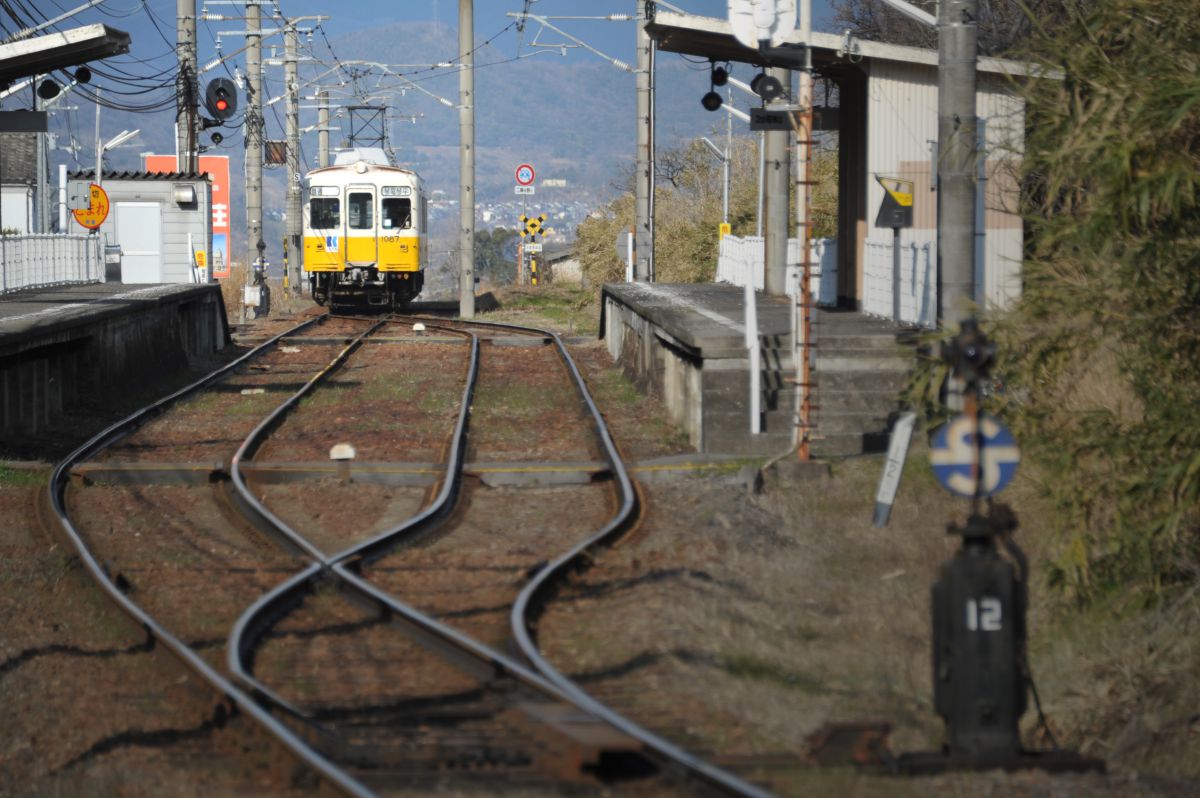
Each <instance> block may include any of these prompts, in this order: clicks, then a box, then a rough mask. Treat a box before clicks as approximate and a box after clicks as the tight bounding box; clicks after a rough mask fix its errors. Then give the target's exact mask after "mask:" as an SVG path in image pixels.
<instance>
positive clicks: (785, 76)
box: [763, 67, 792, 296]
mask: <svg viewBox="0 0 1200 798" xmlns="http://www.w3.org/2000/svg"><path fill="white" fill-rule="evenodd" d="M767 74H768V75H770V76H772V77H775V78H776V79H778V80H779V82H780V83H782V84H783V85H784V86H786V87H790V86H791V72H790V71H789V70H786V69H783V68H780V67H772V68H770V69H768V70H767ZM790 137H791V133H789V132H788V131H786V130H771V131H767V134H766V141H767V143H766V177H765V181H764V182H765V183H766V203H765V204H766V217H767V224H766V227H767V240H766V245H765V246H766V275H765V278H766V279H765V281H764V283H763V284H764V286H765V287H766V292H767V293H768V294H773V295H775V296H784V295H786V294H787V245H788V229H789V227H790V226H791V214H790V213H789V212H788V184H789V183H791V178H792V172H791V158H790V157H789V154H788V140H789V138H790Z"/></svg>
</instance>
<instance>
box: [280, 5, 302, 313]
mask: <svg viewBox="0 0 1200 798" xmlns="http://www.w3.org/2000/svg"><path fill="white" fill-rule="evenodd" d="M283 35H284V84H285V86H286V90H287V106H286V108H285V110H284V116H285V118H286V123H287V131H286V134H287V239H288V255H289V257H288V265H287V269H288V271H289V272H291V274H290V275H289V285H290V287H291V292H292V295H293V296H294V295H297V294H299V293H300V290H301V289H300V274H301V272H300V261H301V259H302V253H303V246H302V245H301V242H300V215H301V213H302V212H303V211H302V210H301V207H300V76H299V70H298V67H297V57H298V53H297V50H298V49H299V46H300V41H299V38H300V34H299V32H298V31H297V30H296V23H295V22H293V21H289V22H288V23H287V28H286V30H285V31H284V34H283Z"/></svg>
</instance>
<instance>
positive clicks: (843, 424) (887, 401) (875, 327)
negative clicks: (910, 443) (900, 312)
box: [812, 314, 913, 457]
mask: <svg viewBox="0 0 1200 798" xmlns="http://www.w3.org/2000/svg"><path fill="white" fill-rule="evenodd" d="M823 315H824V316H825V317H829V316H831V315H833V314H823ZM856 327H857V328H856ZM816 337H817V353H816V357H815V363H816V384H817V386H816V388H815V389H814V392H813V393H814V395H813V404H815V405H816V406H817V409H816V410H815V411H814V413H813V422H814V424H815V425H816V430H815V431H814V434H815V436H816V438H817V440H815V441H814V442H813V447H812V449H813V453H814V454H815V455H817V456H819V457H838V456H846V455H854V454H865V453H872V452H882V451H885V450H886V449H887V443H888V433H889V431H890V429H891V422H892V419H893V418H894V416H895V414H896V412H897V410H898V409H899V406H900V393H901V391H903V390H904V387H905V385H906V384H907V381H908V375H909V371H910V370H911V368H912V357H913V349H912V347H911V346H908V345H907V344H906V343H905V342H904V341H905V339H906V338H908V337H909V336H908V335H907V333H906V332H904V331H901V330H898V329H896V328H895V327H893V326H892V325H890V324H888V323H886V322H882V321H878V320H875V319H868V318H865V317H862V316H851V315H849V314H846V315H845V316H842V317H841V318H838V319H837V321H836V322H835V323H832V324H830V325H828V327H827V328H826V329H824V330H821V331H819V332H818V334H817V336H816Z"/></svg>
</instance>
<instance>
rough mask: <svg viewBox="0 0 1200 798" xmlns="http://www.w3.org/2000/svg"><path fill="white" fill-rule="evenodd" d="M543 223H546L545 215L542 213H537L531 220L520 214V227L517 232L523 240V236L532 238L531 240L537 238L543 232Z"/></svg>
mask: <svg viewBox="0 0 1200 798" xmlns="http://www.w3.org/2000/svg"><path fill="white" fill-rule="evenodd" d="M545 223H546V214H544V213H539V214H538V215H537V216H536V217H532V218H531V217H529V216H526V215H525V214H521V225H522V227H521V229H520V230H519V231H518V232H519V233H520V234H521V238H524V237H525V236H532V237H533V238H537V237H538V236H539V235H541V234H542V233H543V232H544V231H543V230H542V225H543V224H545Z"/></svg>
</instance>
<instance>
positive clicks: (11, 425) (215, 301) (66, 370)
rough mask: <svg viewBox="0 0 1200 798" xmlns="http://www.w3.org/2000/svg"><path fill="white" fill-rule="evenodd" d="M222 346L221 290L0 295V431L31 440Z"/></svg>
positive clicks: (101, 287) (143, 288) (112, 286)
mask: <svg viewBox="0 0 1200 798" xmlns="http://www.w3.org/2000/svg"><path fill="white" fill-rule="evenodd" d="M229 341H230V338H229V329H228V326H227V324H226V319H225V306H224V302H223V300H222V298H221V290H220V286H218V285H216V284H207V285H123V284H120V283H102V284H95V285H71V286H61V287H58V288H50V289H35V290H30V291H22V292H18V293H14V294H5V295H3V296H0V430H3V431H4V432H5V433H9V432H13V431H19V432H24V433H36V432H37V430H38V429H39V428H40V427H41V426H43V425H48V424H51V423H53V422H54V421H55V419H56V418H58V417H59V416H61V415H63V414H64V413H65V412H67V411H68V410H70V409H71V408H72V407H73V406H75V405H77V404H79V403H81V402H84V401H90V402H95V401H103V400H104V399H106V398H108V397H112V396H115V395H120V394H122V393H125V392H127V391H128V390H129V386H130V385H131V384H132V383H133V382H134V381H137V380H144V379H146V378H148V377H160V376H163V375H165V374H168V373H170V372H172V371H175V370H176V369H178V368H180V367H182V366H184V365H186V363H187V359H188V358H189V357H193V356H197V355H206V354H211V353H213V352H215V351H217V350H219V349H221V348H223V347H225V346H226V345H227V344H228V343H229Z"/></svg>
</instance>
